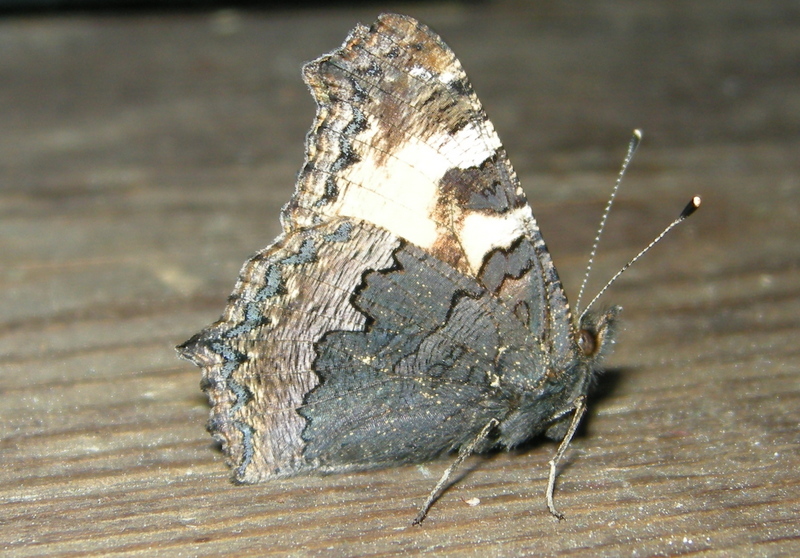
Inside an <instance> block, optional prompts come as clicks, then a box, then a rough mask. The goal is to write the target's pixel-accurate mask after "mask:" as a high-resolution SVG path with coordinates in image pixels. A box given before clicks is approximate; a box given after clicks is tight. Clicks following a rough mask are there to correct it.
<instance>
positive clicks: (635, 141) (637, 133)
mask: <svg viewBox="0 0 800 558" xmlns="http://www.w3.org/2000/svg"><path fill="white" fill-rule="evenodd" d="M641 142H642V131H641V130H634V131H633V135H632V136H631V141H630V142H629V143H628V153H627V154H626V155H625V160H623V161H622V167H621V168H620V169H619V174H618V175H617V181H616V183H615V184H614V189H613V190H611V195H610V196H609V197H608V203H607V204H606V208H605V209H604V210H603V218H602V219H600V226H599V227H598V228H597V234H596V235H595V237H594V244H593V245H592V252H591V254H589V263H588V264H587V265H586V273H585V274H584V275H583V283H581V289H580V290H579V291H578V300H577V302H576V303H575V310H576V311H577V310H578V309H579V308H580V307H581V299H582V298H583V291H584V290H585V289H586V283H587V282H588V281H589V274H590V273H591V272H592V265H593V264H594V257H595V256H596V255H597V247H598V246H599V245H600V236H601V235H602V234H603V229H605V228H606V221H608V214H609V213H610V212H611V206H612V205H614V198H616V197H617V190H619V186H620V184H622V177H623V176H625V171H627V170H628V166H629V165H630V164H631V160H633V154H634V153H636V149H637V148H638V147H639V144H640V143H641ZM590 306H591V305H590ZM584 314H585V312H584ZM581 315H583V314H581Z"/></svg>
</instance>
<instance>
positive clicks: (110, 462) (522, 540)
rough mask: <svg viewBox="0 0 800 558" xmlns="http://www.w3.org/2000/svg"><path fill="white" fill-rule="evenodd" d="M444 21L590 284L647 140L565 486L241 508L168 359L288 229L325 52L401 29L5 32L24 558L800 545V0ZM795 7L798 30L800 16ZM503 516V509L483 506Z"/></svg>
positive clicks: (0, 338)
mask: <svg viewBox="0 0 800 558" xmlns="http://www.w3.org/2000/svg"><path fill="white" fill-rule="evenodd" d="M582 6H585V9H583V10H581V11H577V10H575V9H574V7H571V5H570V4H569V3H560V2H555V3H553V2H548V3H546V7H545V5H543V6H542V7H529V6H528V5H527V4H520V3H514V2H495V3H490V4H480V5H476V6H461V5H459V6H449V5H448V6H431V7H417V8H415V10H414V13H413V14H412V15H414V16H416V17H419V18H420V19H422V20H423V21H425V22H427V23H429V24H430V25H432V26H433V27H434V28H435V29H437V30H438V31H439V32H440V33H441V34H442V35H443V36H444V38H445V39H446V40H447V41H448V43H449V44H450V45H451V46H452V47H453V48H454V50H455V51H456V53H457V54H458V55H459V57H460V58H461V60H462V62H463V64H464V66H465V67H466V69H467V72H468V74H469V75H470V77H471V78H472V80H473V82H474V85H475V88H476V90H477V92H478V94H479V95H480V97H481V98H482V100H483V102H484V104H485V105H486V108H487V110H488V112H489V114H490V116H491V117H492V119H493V121H494V123H495V125H496V127H497V128H498V130H499V132H500V135H501V138H503V140H504V143H505V144H506V146H507V148H508V150H509V152H510V154H511V159H512V161H513V162H514V163H515V166H516V168H517V171H518V173H519V175H520V178H521V180H522V182H523V184H524V185H525V186H526V188H527V191H528V194H529V198H530V201H531V204H532V205H533V208H534V211H535V212H536V215H537V217H538V219H539V221H540V224H541V226H542V229H543V231H544V234H545V238H546V240H547V241H548V243H549V246H550V249H551V252H552V253H553V255H554V258H555V260H556V263H557V264H558V265H559V269H560V271H561V274H562V276H563V277H564V279H565V283H566V285H567V288H568V292H569V293H571V294H572V296H573V297H574V296H575V293H576V292H577V286H578V285H579V283H580V280H581V274H582V272H583V267H584V265H585V261H586V255H587V252H588V248H589V244H590V242H591V238H592V236H593V233H594V228H595V226H596V223H597V222H598V219H599V214H600V212H601V210H602V207H603V203H604V201H605V197H606V195H607V192H608V187H609V185H610V184H611V182H612V181H613V178H614V176H615V173H616V168H617V166H618V164H619V162H620V160H621V157H622V154H623V151H624V144H625V141H626V139H627V136H628V134H629V133H630V130H631V129H633V127H635V126H641V127H643V128H644V130H645V143H644V145H643V146H642V149H641V150H640V153H639V155H638V156H637V157H638V158H637V161H636V162H635V163H634V166H633V168H632V170H631V172H630V175H629V178H628V179H627V184H626V186H625V190H624V191H623V192H622V194H621V195H620V199H619V201H618V203H617V206H616V208H615V210H614V213H613V214H612V219H611V222H610V224H609V229H608V231H607V235H606V238H605V240H604V244H603V246H602V247H601V252H600V255H599V258H598V263H597V265H596V268H595V272H594V275H593V277H594V280H593V282H592V283H593V285H594V286H593V287H590V292H592V291H593V290H596V289H597V288H599V285H600V284H602V282H603V280H604V278H607V277H609V276H610V275H611V274H612V273H613V272H614V271H615V270H616V268H617V267H618V266H619V265H621V264H622V263H624V261H625V260H626V259H627V258H628V257H630V256H631V255H632V254H634V253H635V252H636V251H637V250H638V249H639V248H640V247H641V246H643V245H644V244H646V243H647V242H648V241H649V240H650V239H651V238H652V237H653V236H654V235H655V234H656V233H657V232H658V231H659V230H660V228H661V227H662V225H663V224H666V223H667V222H668V221H669V220H670V219H671V218H672V217H673V216H674V215H675V213H676V212H677V211H679V209H680V208H681V207H682V204H683V203H685V201H686V200H688V198H689V197H690V196H691V195H693V194H695V193H699V194H701V195H703V197H704V207H703V208H702V209H701V212H700V213H699V214H698V215H697V216H696V217H693V218H692V221H690V222H688V223H687V224H686V225H685V226H684V227H683V228H682V229H681V230H679V231H678V232H676V233H675V235H674V236H673V238H671V239H669V240H668V241H667V242H665V243H664V244H663V245H661V246H659V247H658V248H657V249H656V250H654V252H653V253H652V254H650V255H648V256H647V258H646V259H645V260H644V261H643V262H641V263H640V264H638V265H637V266H636V267H635V268H634V269H633V270H631V271H630V272H629V273H628V274H627V275H626V276H625V278H624V279H623V280H622V281H620V282H619V283H618V284H617V285H616V286H615V287H614V288H613V289H612V291H611V292H610V293H609V294H608V295H607V296H606V297H605V301H607V303H609V304H610V303H619V304H622V305H623V306H624V308H625V310H624V313H623V320H624V331H623V332H622V333H621V336H620V339H619V343H618V346H617V349H616V352H615V354H614V355H613V357H612V358H611V359H610V360H609V363H608V368H609V371H608V372H606V373H605V374H604V375H603V376H601V377H600V378H599V381H598V389H597V391H596V393H595V395H594V396H593V398H592V400H591V402H590V404H591V406H590V413H589V416H588V420H587V421H586V424H585V427H584V428H583V430H582V432H581V434H580V435H579V436H578V437H577V438H576V440H575V442H574V443H573V446H572V447H571V449H570V451H569V454H568V460H567V463H566V464H565V465H564V467H563V470H562V473H561V476H560V478H559V483H558V487H557V491H556V498H557V503H558V504H559V506H560V507H561V509H562V510H563V511H564V512H565V513H566V514H567V519H566V520H565V521H562V522H558V521H555V520H554V519H553V518H552V517H550V516H549V515H548V513H547V511H546V509H545V505H544V498H543V491H544V487H545V482H546V475H547V460H548V459H549V458H550V456H551V454H552V452H553V451H554V449H555V448H554V446H553V444H551V443H549V442H540V443H535V444H532V445H531V446H530V447H527V448H523V449H521V450H519V451H515V452H511V453H501V454H497V455H492V456H488V457H475V458H472V459H471V460H470V461H469V462H468V463H467V466H466V467H465V469H464V471H463V472H462V473H461V474H460V475H459V478H458V479H457V482H456V484H455V485H454V486H452V487H451V488H450V489H449V490H448V491H447V492H446V493H445V494H444V495H443V497H442V498H441V499H440V500H439V502H437V504H436V505H435V506H434V508H433V510H432V512H431V514H430V517H429V518H428V519H427V520H426V522H425V523H424V524H423V525H422V526H420V527H411V526H410V520H411V519H412V518H413V516H414V514H415V510H416V507H417V506H418V505H419V504H420V503H421V501H422V500H423V499H424V497H425V496H426V495H427V493H428V491H429V490H430V488H431V486H432V484H433V483H434V482H435V480H436V479H437V478H438V476H439V474H440V473H441V471H442V470H443V468H444V467H446V465H447V463H448V461H447V460H442V461H439V462H435V463H431V464H426V465H425V466H421V467H413V466H409V467H401V468H397V469H391V470H384V471H375V472H370V473H359V474H347V475H336V476H330V477H313V476H311V477H302V478H295V479H287V480H281V481H276V482H273V483H269V484H264V485H259V486H249V487H241V486H233V485H231V484H230V483H228V482H227V480H226V479H227V476H228V472H227V470H226V469H225V466H224V465H223V463H222V459H221V456H220V454H219V453H218V452H216V451H214V449H213V447H212V444H211V441H210V438H209V437H208V435H207V434H206V433H205V431H204V429H203V426H204V422H205V419H206V416H207V412H208V407H207V405H206V403H205V400H204V397H203V395H202V393H201V392H200V390H199V389H198V386H197V384H198V380H199V375H198V373H197V371H196V370H195V369H194V368H193V367H192V366H190V365H188V364H185V363H182V362H179V361H178V360H177V359H176V358H175V354H174V351H173V349H172V346H173V345H174V344H176V343H178V342H181V341H183V340H184V339H185V338H187V337H188V336H189V335H191V334H192V333H194V332H195V331H196V330H198V329H199V328H200V327H201V326H203V325H205V324H206V323H208V322H209V321H211V320H213V319H215V318H216V317H217V316H218V315H219V313H220V312H221V310H222V308H223V306H224V300H225V297H226V296H227V294H228V292H229V291H230V289H231V288H232V286H233V282H234V279H235V277H236V273H237V271H238V268H239V266H240V265H241V263H242V262H243V261H244V259H245V258H246V257H247V255H249V254H250V253H252V252H254V251H255V250H257V249H259V248H261V247H263V246H265V245H266V244H268V243H269V242H270V241H271V240H272V238H273V237H274V236H275V234H276V233H277V232H278V230H279V223H278V220H277V214H278V210H279V208H280V206H281V204H283V203H284V202H285V201H287V200H288V198H289V195H290V193H291V191H292V187H293V184H294V175H295V173H296V171H297V169H298V168H299V166H300V163H301V162H302V141H303V136H304V134H305V131H306V129H307V127H308V126H309V124H310V122H311V118H312V115H313V104H312V101H311V99H310V97H309V96H308V94H307V93H306V91H305V90H304V86H303V84H302V82H301V80H300V76H299V69H300V65H301V64H302V62H303V61H305V60H309V59H311V58H313V57H315V56H317V55H319V54H321V53H322V52H325V51H327V50H330V49H332V48H333V47H335V46H337V45H338V44H340V42H341V41H342V39H343V38H344V36H345V34H346V32H347V31H348V30H349V29H350V28H351V27H352V26H353V25H354V24H355V22H356V21H358V20H361V21H364V22H370V21H372V19H374V17H375V15H377V14H376V13H374V12H367V11H352V10H331V11H324V10H307V11H301V12H264V13H236V12H224V13H217V14H195V15H182V14H168V15H164V14H162V15H146V14H141V15H134V16H128V17H120V18H115V17H107V16H80V17H72V18H59V17H43V18H30V19H27V18H12V19H6V20H3V21H2V22H0V41H2V46H0V49H1V50H2V52H3V56H2V57H0V76H2V78H0V104H1V105H2V106H3V107H5V109H4V110H3V115H2V117H0V185H1V186H0V212H2V218H1V219H0V309H1V311H0V355H2V359H0V452H2V453H1V454H2V461H3V465H4V466H3V467H2V471H0V479H2V485H1V486H2V487H1V488H0V498H2V500H1V501H2V506H0V525H2V529H0V533H2V534H0V549H2V550H3V551H4V552H5V553H7V554H8V555H13V556H37V555H45V554H46V555H49V556H71V555H76V556H77V555H80V556H87V555H88V556H91V555H153V554H161V555H165V554H175V555H177V554H186V555H194V556H203V555H215V554H223V553H224V554H226V555H243V556H244V555H259V556H264V555H270V554H276V555H286V554H293V555H303V556H316V555H325V556H330V555H341V556H344V555H374V556H380V555H390V554H398V553H404V552H407V553H414V554H436V555H442V554H447V555H464V556H473V555H475V556H517V555H521V554H526V553H529V554H544V555H555V554H560V553H570V554H574V555H592V556H598V555H599V556H603V555H606V556H617V555H629V554H633V553H636V554H637V555H645V556H646V555H676V554H685V553H691V552H702V553H707V554H709V555H744V554H746V555H761V556H772V555H791V554H796V553H799V552H800V542H798V540H799V537H800V522H799V521H798V519H797V518H798V513H799V512H800V498H799V494H800V491H798V485H800V481H798V475H797V470H798V469H800V452H798V448H799V447H800V446H799V445H798V442H800V439H799V438H798V422H800V373H799V372H798V371H799V370H800V351H798V349H797V338H798V329H800V322H799V321H798V318H797V316H798V315H799V314H800V289H799V287H800V243H798V242H797V238H798V237H800V234H799V233H800V219H799V218H798V216H800V184H799V183H798V178H797V177H798V176H800V172H798V171H800V162H798V158H797V153H798V147H800V141H798V138H800V134H799V133H798V132H800V112H798V111H797V107H798V106H800V87H798V85H800V84H798V75H800V74H798V73H797V68H796V63H797V60H798V54H800V43H798V42H797V40H796V37H797V36H798V32H799V31H800V29H798V21H800V19H799V18H798V17H797V13H796V7H795V6H794V3H792V2H788V1H787V2H779V1H776V2H771V3H763V4H759V5H755V4H752V3H748V2H743V1H734V2H726V3H724V4H718V3H713V5H712V4H698V5H693V6H691V7H689V6H686V5H683V4H681V5H680V7H678V6H677V5H676V7H674V8H673V7H668V6H666V5H665V4H663V3H657V2H654V1H645V2H638V3H636V4H627V3H625V4H621V3H619V4H618V3H608V2H603V3H599V2H598V3H584V4H582ZM792 14H794V16H792ZM470 498H479V499H480V505H478V506H475V507H472V506H469V505H467V504H466V502H465V501H466V500H468V499H470Z"/></svg>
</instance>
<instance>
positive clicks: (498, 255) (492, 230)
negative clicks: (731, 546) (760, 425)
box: [178, 14, 619, 523]
mask: <svg viewBox="0 0 800 558" xmlns="http://www.w3.org/2000/svg"><path fill="white" fill-rule="evenodd" d="M303 75H304V79H305V81H306V83H307V84H308V86H309V88H310V89H311V92H312V94H313V96H314V98H315V100H316V102H317V105H318V106H317V112H316V118H315V121H314V124H313V127H312V128H311V130H310V132H309V133H308V136H307V140H306V160H305V164H304V166H303V168H302V170H301V171H300V174H299V177H298V180H297V186H296V190H295V192H294V195H293V196H292V198H291V200H290V201H289V203H288V204H287V205H286V206H285V207H284V208H283V210H282V213H281V222H282V225H283V232H282V234H281V235H280V236H279V237H278V238H277V239H276V240H275V241H274V242H273V243H272V244H271V245H270V246H269V247H267V248H265V249H264V250H262V251H260V252H258V253H257V254H256V255H255V256H253V257H252V258H251V259H250V260H249V261H247V262H246V263H245V264H244V267H243V268H242V270H241V272H240V274H239V278H238V281H237V283H236V287H235V289H234V291H233V294H232V295H231V297H230V299H229V302H228V306H227V308H226V309H225V312H224V314H223V315H222V317H221V318H220V319H219V321H217V322H215V323H213V324H211V325H210V326H208V327H207V328H205V329H203V330H202V331H201V332H200V333H198V334H197V335H195V336H194V337H192V338H191V339H189V340H188V341H186V342H185V343H183V344H182V345H180V346H179V347H178V351H179V354H180V356H181V357H183V358H185V359H187V360H190V361H192V362H194V363H195V364H197V365H198V366H199V367H200V368H201V369H202V377H203V379H202V389H203V390H204V391H205V392H206V394H207V395H208V398H209V401H210V404H211V415H210V419H209V423H208V428H209V430H210V432H211V433H212V434H213V437H214V438H215V439H216V440H218V441H219V442H221V445H222V449H223V451H224V454H225V456H226V459H227V462H228V463H229V465H230V466H231V467H232V469H233V478H234V480H235V481H236V482H240V483H255V482H261V481H266V480H270V479H275V478H279V477H286V476H292V475H296V474H300V473H307V472H322V473H328V472H343V471H352V470H363V469H371V468H376V467H387V466H392V465H397V464H403V463H418V462H425V461H428V460H432V459H434V458H436V457H438V456H440V455H443V454H447V453H451V452H456V453H457V457H456V459H455V461H453V463H452V465H451V466H450V467H449V468H448V469H447V471H446V472H445V474H444V475H443V476H442V478H441V480H440V481H439V483H437V485H436V487H435V488H434V489H433V490H432V491H431V493H430V495H429V496H428V499H427V501H425V503H424V504H423V506H422V507H421V509H420V512H419V514H418V515H417V517H416V519H415V522H417V523H418V522H420V521H422V519H423V518H424V517H425V515H426V513H427V511H428V509H429V508H430V506H431V505H432V503H433V502H434V500H435V499H436V498H437V497H438V496H439V494H440V493H441V492H442V490H443V489H444V487H445V486H446V484H447V481H448V478H449V475H450V474H451V473H452V472H453V471H454V470H455V469H456V467H458V465H459V464H460V463H461V462H462V461H463V460H464V459H465V458H466V457H468V456H469V455H471V454H472V453H476V452H477V453H479V452H485V451H489V450H492V449H498V448H499V449H503V448H505V449H510V448H514V447H516V446H519V445H520V444H522V443H523V442H526V441H527V440H530V439H531V438H532V437H534V436H535V435H537V434H541V433H545V434H547V435H548V436H550V437H552V438H555V439H558V440H562V442H561V445H560V446H559V449H558V450H557V452H556V455H555V456H554V458H553V460H552V461H551V462H550V478H549V482H548V488H547V503H548V507H549V509H550V511H551V512H552V513H553V514H554V515H557V516H558V515H560V514H559V513H558V511H557V510H556V509H555V506H554V504H553V487H554V484H555V476H556V467H557V464H558V461H559V459H560V458H561V456H562V455H563V454H564V451H565V450H566V448H567V445H568V444H569V441H570V439H571V438H572V435H573V434H574V432H575V429H576V428H577V426H578V423H579V421H580V419H581V417H582V415H583V414H584V412H585V409H586V395H587V390H588V389H589V386H590V384H591V382H592V378H593V376H594V375H595V372H596V371H597V369H598V366H599V363H600V360H601V358H602V356H603V355H604V354H606V353H607V352H608V349H609V348H610V347H611V345H612V341H613V332H614V325H615V322H616V320H617V315H618V311H619V309H618V308H616V307H613V308H610V309H608V310H605V311H603V312H600V313H587V314H585V315H583V316H581V317H579V318H576V317H575V316H573V314H572V313H571V311H570V306H569V303H568V302H567V297H566V295H565V293H564V289H563V287H562V284H561V281H560V279H559V276H558V273H557V271H556V268H555V266H554V265H553V261H552V259H551V257H550V253H549V252H548V250H547V247H546V245H545V242H544V240H543V238H542V235H541V232H540V230H539V227H538V225H537V223H536V219H535V218H534V215H533V212H532V210H531V207H530V205H528V202H527V200H526V197H525V195H524V193H523V191H522V188H521V186H520V184H519V180H518V179H517V175H516V174H515V172H514V169H513V168H512V166H511V163H510V162H509V161H508V157H507V155H506V152H505V150H504V149H503V146H502V144H501V143H500V140H499V138H498V136H497V134H496V132H495V130H494V127H493V126H492V124H491V122H490V121H489V120H488V118H487V116H486V113H485V112H484V110H483V108H482V106H481V103H480V101H479V100H478V98H477V96H476V95H475V93H474V91H473V88H472V86H471V85H470V82H469V80H468V79H467V76H466V74H465V73H464V70H463V69H462V67H461V64H460V63H459V61H458V60H457V59H456V57H455V55H454V54H453V52H452V51H451V50H450V48H449V47H448V46H447V45H445V43H444V42H443V41H442V40H441V38H439V36H437V35H436V34H435V33H434V32H433V31H431V30H430V29H429V28H428V27H426V26H424V25H422V24H420V23H419V22H417V21H415V20H414V19H412V18H410V17H407V16H402V15H394V14H384V15H381V16H380V17H379V18H378V20H377V21H376V22H375V23H374V24H373V25H372V26H370V27H365V26H362V25H359V26H357V27H356V28H355V29H354V30H353V31H352V32H351V33H350V35H349V36H348V37H347V39H346V40H345V42H344V44H343V45H342V46H341V47H340V48H338V49H336V50H334V51H333V52H331V53H329V54H326V55H324V56H322V57H320V58H318V59H317V60H314V61H313V62H310V63H308V64H307V65H306V66H305V67H304V69H303Z"/></svg>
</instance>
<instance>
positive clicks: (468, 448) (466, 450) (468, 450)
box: [413, 418, 500, 525]
mask: <svg viewBox="0 0 800 558" xmlns="http://www.w3.org/2000/svg"><path fill="white" fill-rule="evenodd" d="M498 424H500V421H499V420H497V419H494V418H493V419H492V420H490V421H489V422H488V423H487V424H486V426H484V427H483V430H481V431H480V433H479V434H478V435H477V436H475V439H474V440H472V441H471V442H470V443H468V444H466V445H464V446H461V449H459V450H458V457H456V459H455V461H453V463H451V464H450V466H449V467H448V468H447V470H445V472H444V474H443V475H442V478H440V479H439V482H437V483H436V486H434V487H433V490H431V493H430V494H429V495H428V499H427V500H425V503H424V504H422V507H421V508H420V510H419V513H418V514H417V517H415V518H414V521H413V524H414V525H419V524H420V523H422V520H423V519H425V516H426V515H428V510H429V509H431V506H432V505H433V502H435V501H436V499H437V498H438V497H439V495H440V494H441V493H442V490H444V486H445V485H446V484H447V479H449V478H450V475H452V474H453V471H455V470H456V469H458V467H459V466H460V465H461V464H462V463H463V462H464V460H465V459H466V458H467V457H469V456H470V455H472V452H474V451H475V448H476V447H477V446H478V444H480V443H481V442H482V441H483V440H484V439H485V438H486V437H487V436H488V435H489V432H491V431H492V428H494V427H496V426H497V425H498Z"/></svg>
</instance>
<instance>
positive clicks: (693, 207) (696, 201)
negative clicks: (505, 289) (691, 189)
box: [578, 196, 701, 323]
mask: <svg viewBox="0 0 800 558" xmlns="http://www.w3.org/2000/svg"><path fill="white" fill-rule="evenodd" d="M700 201H701V200H700V196H695V197H693V198H692V199H691V200H690V201H689V203H687V204H686V207H684V208H683V211H681V214H680V215H679V216H678V218H677V219H675V220H674V221H673V222H672V223H670V224H669V225H667V228H665V229H664V230H663V231H661V234H660V235H658V236H657V237H655V238H654V239H653V241H652V242H651V243H650V244H648V245H647V246H645V247H644V249H643V250H642V251H641V252H639V253H638V254H636V255H635V256H634V257H633V258H632V259H631V261H629V262H628V263H626V264H625V265H623V266H622V268H621V269H620V270H619V271H617V272H616V273H615V274H614V276H613V277H612V278H611V279H609V281H608V283H606V286H605V287H603V288H602V289H600V292H599V293H597V296H595V297H594V298H593V299H592V301H591V302H590V303H589V304H588V305H586V309H585V310H584V311H583V312H582V313H581V317H580V320H578V323H580V321H581V320H583V317H584V316H585V315H586V313H587V312H588V311H589V308H591V307H592V305H593V304H594V303H595V302H597V299H598V298H600V297H601V296H602V295H603V293H604V292H606V291H607V290H608V288H609V287H610V286H611V285H612V284H613V283H614V281H616V280H617V279H619V276H620V275H622V274H623V273H625V271H626V270H627V269H628V268H629V267H630V266H632V265H633V264H634V262H636V261H637V260H638V259H639V258H641V257H642V256H644V255H645V254H646V253H647V252H648V250H650V248H652V247H653V246H655V245H656V244H658V243H659V242H660V241H661V239H662V238H664V237H665V236H666V235H667V233H668V232H669V231H671V230H672V229H674V228H675V227H677V226H678V225H679V224H681V223H682V222H683V221H685V220H686V218H687V217H689V215H691V214H692V213H694V212H695V211H697V208H698V207H700Z"/></svg>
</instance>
